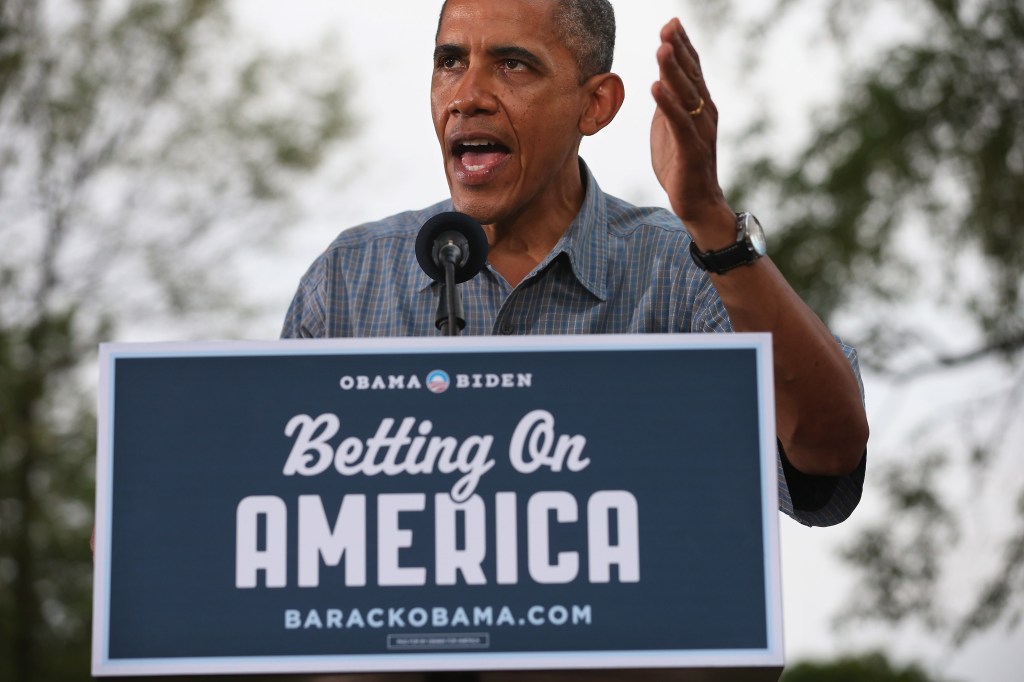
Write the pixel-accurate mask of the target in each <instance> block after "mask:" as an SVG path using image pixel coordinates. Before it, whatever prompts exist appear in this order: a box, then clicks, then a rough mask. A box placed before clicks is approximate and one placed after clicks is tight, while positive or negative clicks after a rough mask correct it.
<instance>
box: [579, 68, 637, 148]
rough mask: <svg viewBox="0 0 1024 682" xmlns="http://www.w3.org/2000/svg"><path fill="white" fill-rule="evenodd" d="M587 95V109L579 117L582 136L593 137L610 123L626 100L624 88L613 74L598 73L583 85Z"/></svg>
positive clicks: (620, 80) (619, 79)
mask: <svg viewBox="0 0 1024 682" xmlns="http://www.w3.org/2000/svg"><path fill="white" fill-rule="evenodd" d="M583 88H584V90H586V91H587V93H588V99H587V107H586V109H584V110H583V113H582V115H581V116H580V121H579V127H580V133H582V134H583V135H593V134H594V133H596V132H597V131H599V130H601V129H602V128H604V127H605V126H606V125H608V124H609V123H611V122H612V119H614V118H615V115H616V114H617V113H619V108H620V107H621V106H622V101H623V100H624V99H625V98H626V87H625V86H624V85H623V84H622V79H621V78H619V77H618V76H617V75H615V74H614V73H599V74H597V75H596V76H591V77H590V78H589V79H587V82H586V83H584V84H583Z"/></svg>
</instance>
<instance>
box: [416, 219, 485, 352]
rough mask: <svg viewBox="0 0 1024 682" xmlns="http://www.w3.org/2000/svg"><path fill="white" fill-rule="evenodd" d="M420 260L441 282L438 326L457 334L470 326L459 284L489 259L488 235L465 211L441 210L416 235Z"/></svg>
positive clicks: (429, 272)
mask: <svg viewBox="0 0 1024 682" xmlns="http://www.w3.org/2000/svg"><path fill="white" fill-rule="evenodd" d="M416 260H417V261H419V264H420V267H421V268H423V271H424V272H425V273H427V275H428V276H429V277H430V278H431V279H433V280H434V281H437V282H440V283H441V296H440V298H439V300H438V302H437V316H436V318H435V319H434V324H435V326H436V327H437V328H438V329H439V330H441V331H442V332H444V333H445V334H447V335H448V336H456V335H458V333H459V332H460V331H462V329H463V328H464V327H465V326H466V316H465V313H464V312H463V309H462V297H461V296H459V290H458V288H457V287H456V286H455V285H456V284H461V283H462V282H466V281H468V280H471V279H473V277H475V276H476V274H477V273H478V272H480V270H481V269H482V268H483V267H484V263H485V262H486V261H487V235H486V234H485V233H484V228H482V227H481V226H480V223H478V222H477V221H476V220H473V219H472V218H470V217H469V216H468V215H466V214H464V213H457V212H454V211H452V212H449V213H439V214H438V215H436V216H434V217H432V218H431V219H430V220H428V221H427V222H426V223H424V224H423V227H421V228H420V232H419V234H418V235H416Z"/></svg>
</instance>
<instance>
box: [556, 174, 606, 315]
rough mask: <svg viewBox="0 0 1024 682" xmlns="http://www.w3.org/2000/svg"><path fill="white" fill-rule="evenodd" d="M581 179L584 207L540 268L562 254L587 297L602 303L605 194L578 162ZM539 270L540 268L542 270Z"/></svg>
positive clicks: (604, 268) (604, 275)
mask: <svg viewBox="0 0 1024 682" xmlns="http://www.w3.org/2000/svg"><path fill="white" fill-rule="evenodd" d="M580 177H581V178H582V179H583V181H584V183H583V184H584V187H585V190H586V195H585V196H584V197H583V205H582V206H581V207H580V212H579V213H577V214H576V218H575V220H573V221H572V224H570V225H569V229H568V230H566V231H565V234H564V235H562V238H561V239H560V240H558V243H557V244H555V248H554V249H552V251H551V254H550V255H549V256H548V258H546V259H545V262H544V264H543V266H546V265H547V263H550V262H551V261H552V260H554V259H555V258H556V257H557V256H558V255H559V254H562V253H564V254H565V255H566V256H567V257H568V258H569V263H570V264H571V265H572V271H573V273H574V274H575V275H576V279H578V280H579V282H580V284H582V285H583V286H584V287H586V289H587V290H588V291H590V293H592V294H593V295H594V296H596V297H597V298H599V299H601V300H602V301H604V300H606V299H607V296H608V282H607V273H608V226H607V221H608V215H607V210H606V208H607V207H606V204H605V200H604V193H602V192H601V188H600V187H598V185H597V180H595V179H594V175H593V173H591V172H590V169H589V168H587V164H586V163H585V162H584V161H583V159H580ZM543 266H542V267H543Z"/></svg>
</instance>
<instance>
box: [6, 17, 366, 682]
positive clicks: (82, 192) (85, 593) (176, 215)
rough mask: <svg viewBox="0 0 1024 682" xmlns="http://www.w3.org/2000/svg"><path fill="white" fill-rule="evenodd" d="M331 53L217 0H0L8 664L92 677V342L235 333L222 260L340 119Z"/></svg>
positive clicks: (256, 231)
mask: <svg viewBox="0 0 1024 682" xmlns="http://www.w3.org/2000/svg"><path fill="white" fill-rule="evenodd" d="M340 63H343V60H342V59H341V58H340V56H339V55H338V52H337V50H336V49H334V48H332V47H331V46H329V45H319V46H316V47H315V49H314V50H312V51H310V52H309V53H303V54H294V55H275V54H268V53H266V52H265V51H263V50H261V49H260V48H259V47H258V46H254V45H249V44H247V43H246V42H245V41H244V39H243V37H242V36H240V35H239V34H238V33H237V32H235V31H234V30H233V26H232V22H231V17H230V15H229V13H228V12H227V8H226V6H225V3H224V2H222V1H220V0H131V1H128V0H107V1H96V0H4V2H0V215H2V216H3V219H2V220H0V244H2V245H3V246H2V247H0V287H2V291H3V295H2V296H0V679H3V680H14V681H18V682H20V681H23V680H32V681H33V682H34V681H36V680H62V679H67V680H71V679H74V680H78V679H83V678H84V677H86V676H87V674H88V672H87V671H88V659H89V648H88V644H89V639H90V633H89V628H90V613H89V611H90V603H91V595H90V588H91V559H90V553H89V548H88V542H87V539H88V536H89V528H90V526H91V524H92V495H93V492H92V491H93V462H94V454H95V443H94V438H95V416H94V413H93V408H92V403H93V399H92V397H91V396H92V394H93V390H92V387H93V383H94V382H93V380H92V379H91V374H92V372H91V367H92V365H93V364H94V362H95V360H94V358H95V354H96V345H97V344H98V343H99V342H101V341H104V340H107V339H111V338H112V337H113V335H114V334H116V333H117V330H118V329H119V328H121V327H123V326H125V325H128V326H130V327H131V328H132V329H133V330H134V331H135V333H136V334H138V333H140V331H143V332H144V330H146V329H147V328H150V327H152V326H153V325H160V324H165V323H167V321H169V320H171V319H176V320H178V322H177V325H178V328H180V325H181V324H182V323H181V320H184V319H185V317H184V316H185V315H186V314H188V316H189V318H188V319H193V320H194V319H196V317H197V315H199V314H200V313H205V314H207V315H209V319H216V320H219V321H221V323H222V326H221V327H220V328H219V329H216V330H214V329H211V328H210V327H209V325H208V323H202V322H200V323H199V324H205V325H206V326H205V330H206V333H221V334H227V333H230V330H231V329H233V327H232V325H234V324H237V321H238V318H237V316H236V315H235V314H231V312H230V311H231V310H232V309H235V308H238V306H237V305H233V304H229V303H228V302H229V301H231V300H232V299H233V298H237V297H235V296H233V295H232V293H231V292H232V291H233V289H232V281H231V277H230V275H231V271H232V266H233V263H234V262H235V261H236V259H237V257H238V255H239V254H241V253H244V252H245V251H246V250H249V249H252V248H257V247H261V246H263V247H265V246H267V245H269V244H270V243H272V239H273V238H274V236H275V234H276V233H277V232H278V231H279V230H280V228H281V226H282V225H283V224H284V223H285V222H286V221H287V219H288V218H289V216H290V215H291V213H292V204H291V202H290V200H289V197H290V195H291V194H292V193H293V192H294V188H295V187H296V183H297V182H299V181H301V180H302V179H303V178H305V177H307V176H308V175H309V173H311V172H312V171H315V170H316V169H317V168H318V167H319V166H320V165H321V163H322V162H323V161H324V159H325V158H326V157H327V155H328V154H329V153H330V152H331V151H332V150H333V149H335V148H336V143H337V142H338V141H339V140H341V139H343V138H345V137H346V136H347V135H348V134H349V133H350V131H351V124H350V119H349V115H348V112H347V108H346V103H347V94H346V93H347V88H346V87H345V86H346V82H345V77H344V74H343V73H342V72H341V70H340V69H339V68H338V64H340ZM157 333H159V332H157Z"/></svg>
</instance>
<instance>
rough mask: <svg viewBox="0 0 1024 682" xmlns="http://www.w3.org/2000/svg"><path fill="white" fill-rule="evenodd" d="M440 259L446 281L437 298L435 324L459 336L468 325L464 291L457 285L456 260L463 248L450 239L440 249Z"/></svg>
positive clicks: (446, 331) (443, 332)
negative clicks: (464, 306)
mask: <svg viewBox="0 0 1024 682" xmlns="http://www.w3.org/2000/svg"><path fill="white" fill-rule="evenodd" d="M437 255H438V260H439V261H441V263H442V264H443V266H444V282H442V284H441V292H440V294H441V295H440V296H439V297H438V300H437V316H436V317H435V319H434V324H435V325H436V326H437V328H438V329H439V330H440V331H441V333H442V334H444V335H445V336H458V335H459V332H461V331H462V330H463V329H464V328H465V326H466V312H465V310H463V307H462V292H460V291H459V288H458V287H457V286H456V285H455V266H456V260H457V259H459V258H460V257H461V255H462V249H461V248H459V246H457V245H456V244H455V243H454V240H450V241H449V242H448V243H447V244H445V245H444V246H442V247H441V248H440V249H438V254H437Z"/></svg>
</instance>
